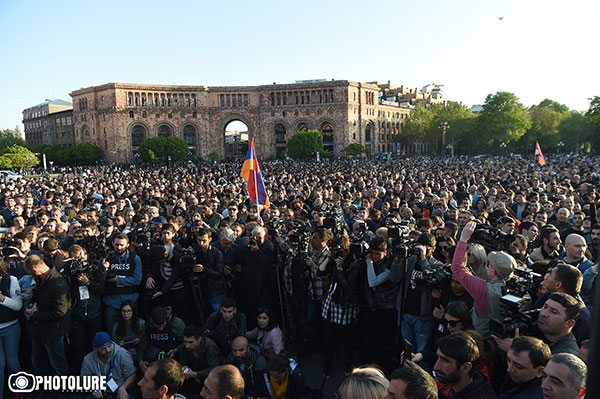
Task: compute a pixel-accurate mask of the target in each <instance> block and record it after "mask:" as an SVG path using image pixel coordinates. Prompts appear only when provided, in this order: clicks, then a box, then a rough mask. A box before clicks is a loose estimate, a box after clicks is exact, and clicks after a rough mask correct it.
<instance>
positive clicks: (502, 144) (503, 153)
mask: <svg viewBox="0 0 600 399" xmlns="http://www.w3.org/2000/svg"><path fill="white" fill-rule="evenodd" d="M500 148H502V150H501V152H502V155H505V154H506V143H505V142H504V141H503V142H502V143H500Z"/></svg>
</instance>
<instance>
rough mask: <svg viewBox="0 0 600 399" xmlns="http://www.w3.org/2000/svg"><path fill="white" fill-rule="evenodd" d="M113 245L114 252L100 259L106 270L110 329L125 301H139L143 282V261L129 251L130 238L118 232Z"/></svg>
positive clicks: (107, 324) (105, 312)
mask: <svg viewBox="0 0 600 399" xmlns="http://www.w3.org/2000/svg"><path fill="white" fill-rule="evenodd" d="M112 245H113V249H114V252H110V253H109V254H108V255H107V256H106V257H104V258H102V259H101V260H100V265H101V266H102V267H103V268H104V271H105V272H106V280H105V291H104V297H103V302H104V305H105V306H104V323H105V326H110V329H112V326H113V325H114V324H115V322H116V321H117V319H118V318H119V313H120V308H121V304H122V303H123V301H126V300H128V299H130V300H133V301H137V299H138V296H139V294H138V290H139V286H140V283H141V282H142V261H141V260H140V257H139V256H137V255H136V254H134V253H131V252H129V250H128V246H129V238H128V237H127V236H126V235H125V234H123V233H117V234H116V235H115V236H114V238H113V241H112Z"/></svg>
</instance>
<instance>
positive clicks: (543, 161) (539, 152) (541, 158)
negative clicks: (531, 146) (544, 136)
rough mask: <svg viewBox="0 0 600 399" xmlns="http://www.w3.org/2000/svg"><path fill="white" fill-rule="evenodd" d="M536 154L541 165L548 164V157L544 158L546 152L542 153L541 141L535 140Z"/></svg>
mask: <svg viewBox="0 0 600 399" xmlns="http://www.w3.org/2000/svg"><path fill="white" fill-rule="evenodd" d="M535 156H536V157H537V161H538V162H539V164H540V165H542V166H544V165H546V158H544V154H542V149H541V148H540V143H538V142H537V141H536V142H535Z"/></svg>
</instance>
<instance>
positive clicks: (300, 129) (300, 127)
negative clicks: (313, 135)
mask: <svg viewBox="0 0 600 399" xmlns="http://www.w3.org/2000/svg"><path fill="white" fill-rule="evenodd" d="M296 111H298V110H296ZM307 130H308V125H307V124H306V123H304V122H300V123H298V126H297V127H296V131H297V132H305V131H307Z"/></svg>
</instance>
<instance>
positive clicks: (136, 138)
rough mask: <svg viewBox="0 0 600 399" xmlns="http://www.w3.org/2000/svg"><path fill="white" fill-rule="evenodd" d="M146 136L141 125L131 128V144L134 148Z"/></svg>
mask: <svg viewBox="0 0 600 399" xmlns="http://www.w3.org/2000/svg"><path fill="white" fill-rule="evenodd" d="M145 138H146V129H144V127H143V126H141V125H135V126H134V127H133V129H131V146H132V147H133V148H134V149H135V148H137V147H139V146H140V144H142V141H144V139H145Z"/></svg>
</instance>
